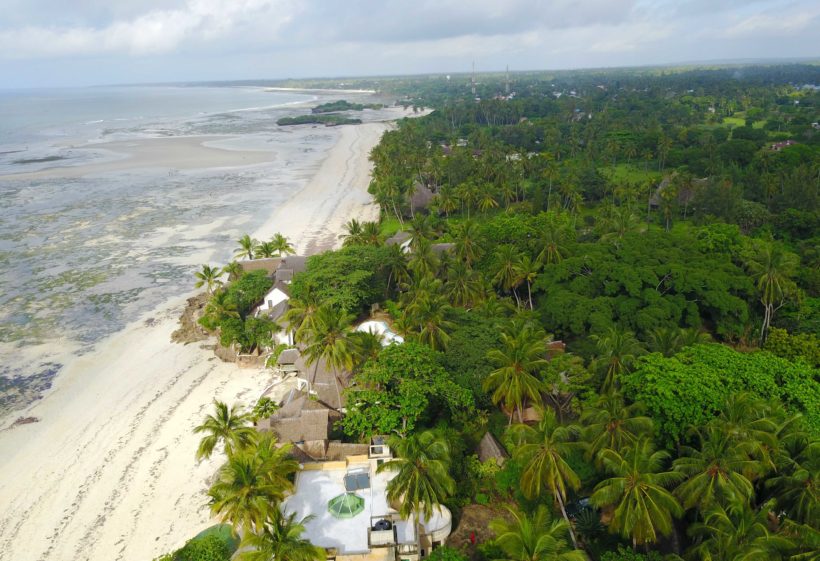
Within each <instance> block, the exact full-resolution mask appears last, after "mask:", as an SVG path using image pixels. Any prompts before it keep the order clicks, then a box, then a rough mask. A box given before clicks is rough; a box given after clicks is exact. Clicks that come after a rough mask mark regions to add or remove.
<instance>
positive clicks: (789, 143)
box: [771, 140, 797, 152]
mask: <svg viewBox="0 0 820 561" xmlns="http://www.w3.org/2000/svg"><path fill="white" fill-rule="evenodd" d="M795 144H797V143H796V142H795V141H794V140H784V141H782V142H775V143H774V144H772V147H771V150H772V152H780V151H781V150H783V149H784V148H788V147H789V146H794V145H795Z"/></svg>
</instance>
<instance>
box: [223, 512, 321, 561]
mask: <svg viewBox="0 0 820 561" xmlns="http://www.w3.org/2000/svg"><path fill="white" fill-rule="evenodd" d="M312 518H313V516H306V517H305V518H302V519H301V520H297V519H296V513H295V512H294V513H291V514H289V515H286V514H283V513H282V512H281V511H280V510H279V509H278V508H277V509H273V511H272V512H271V513H270V514H269V515H268V517H267V518H266V519H265V522H264V524H262V526H261V527H260V528H259V529H258V530H257V531H256V532H249V533H248V534H246V535H245V537H244V538H243V539H242V544H241V547H240V551H241V552H240V553H239V556H238V559H239V561H273V560H274V559H275V560H277V561H279V560H282V561H324V559H325V558H327V552H326V551H325V550H324V548H321V547H319V546H317V545H313V544H312V543H310V541H309V540H306V539H303V538H302V534H304V533H305V524H306V523H307V522H309V521H310V520H311V519H312Z"/></svg>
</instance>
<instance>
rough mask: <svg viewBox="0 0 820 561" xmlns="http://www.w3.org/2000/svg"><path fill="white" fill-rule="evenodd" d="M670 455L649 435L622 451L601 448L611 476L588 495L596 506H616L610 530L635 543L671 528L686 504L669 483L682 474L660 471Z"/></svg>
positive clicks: (655, 539) (660, 534)
mask: <svg viewBox="0 0 820 561" xmlns="http://www.w3.org/2000/svg"><path fill="white" fill-rule="evenodd" d="M668 458H669V454H668V453H667V452H663V451H658V452H655V451H654V448H653V446H652V442H651V440H650V439H648V438H642V439H640V440H638V442H636V443H635V444H634V445H633V446H630V447H628V448H626V450H625V451H623V453H621V452H616V451H615V450H604V451H602V452H601V460H602V462H603V465H604V467H605V468H606V470H607V471H608V472H609V473H610V474H612V477H610V478H609V479H606V480H604V481H602V482H601V483H599V484H598V485H597V486H596V487H595V491H594V492H593V493H592V496H591V497H590V498H589V500H590V502H591V503H592V504H593V505H595V506H597V507H614V511H613V513H612V521H611V522H610V523H609V530H610V532H613V533H619V534H620V535H621V536H623V537H624V538H631V539H632V544H633V545H637V544H648V543H655V542H657V541H658V538H659V536H662V535H663V536H665V535H668V534H669V533H671V532H672V518H673V517H679V516H681V515H682V514H683V508H681V506H680V503H678V501H677V499H675V497H674V496H673V495H672V493H670V492H669V491H668V490H667V487H670V486H671V485H673V484H675V483H676V482H678V481H680V479H681V477H682V476H681V474H680V473H676V472H672V471H660V470H661V468H662V467H663V464H664V463H665V462H666V460H667V459H668Z"/></svg>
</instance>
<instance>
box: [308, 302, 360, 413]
mask: <svg viewBox="0 0 820 561" xmlns="http://www.w3.org/2000/svg"><path fill="white" fill-rule="evenodd" d="M353 319H354V318H353V316H352V315H351V314H348V313H346V312H343V311H337V310H336V309H335V308H333V307H332V306H330V305H328V304H323V305H320V306H319V308H318V309H317V310H316V316H315V318H314V321H313V322H312V325H311V327H310V329H309V331H308V332H307V334H306V342H307V346H306V347H305V351H304V352H305V357H306V363H307V366H310V365H311V364H315V365H316V366H315V367H314V368H313V379H312V380H311V382H310V384H311V386H313V384H314V383H315V382H316V373H317V371H318V369H319V361H320V360H324V361H325V363H326V364H327V365H328V366H329V367H330V368H332V369H333V374H334V376H333V381H334V384H335V385H336V393H337V395H338V397H339V403H341V402H342V398H341V392H340V390H339V382H338V373H339V370H342V369H347V370H350V369H352V368H353V362H354V358H355V356H356V353H355V345H354V340H353V339H351V338H350V324H351V322H352V321H353Z"/></svg>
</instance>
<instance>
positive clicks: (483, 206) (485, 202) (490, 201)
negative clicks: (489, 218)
mask: <svg viewBox="0 0 820 561" xmlns="http://www.w3.org/2000/svg"><path fill="white" fill-rule="evenodd" d="M494 208H498V201H497V200H495V197H494V196H493V192H492V191H490V190H489V189H486V190H485V191H484V193H482V195H481V199H480V200H479V201H478V209H479V210H480V211H481V212H487V211H488V210H491V209H494Z"/></svg>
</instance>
